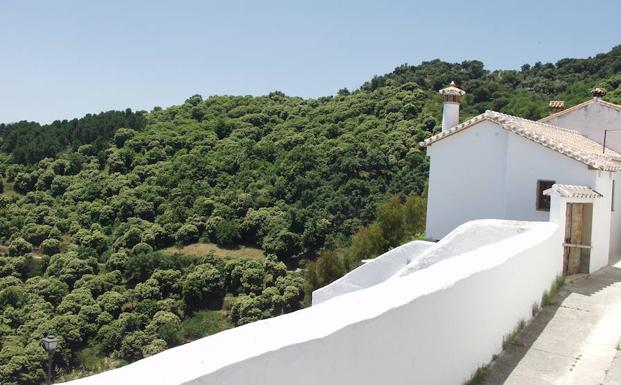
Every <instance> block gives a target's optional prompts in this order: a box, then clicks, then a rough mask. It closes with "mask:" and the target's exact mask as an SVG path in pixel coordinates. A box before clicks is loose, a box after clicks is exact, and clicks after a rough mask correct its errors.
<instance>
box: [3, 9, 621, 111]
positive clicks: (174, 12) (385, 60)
mask: <svg viewBox="0 0 621 385" xmlns="http://www.w3.org/2000/svg"><path fill="white" fill-rule="evenodd" d="M619 14H621V1H619V0H600V1H597V2H588V1H584V0H580V1H577V0H563V1H549V0H534V1H533V0H521V1H499V0H496V1H489V0H469V1H465V0H462V1H453V0H442V1H439V0H435V1H434V0H426V1H414V0H410V1H402V0H394V1H393V0H375V1H368V0H357V1H349V0H347V1H338V0H331V1H324V0H306V1H298V0H283V1H279V0H255V1H250V0H249V1H241V0H220V1H210V0H203V1H197V0H196V1H194V0H176V1H172V0H171V1H160V0H123V1H120V0H105V1H83V0H54V1H50V0H0V95H1V96H0V122H14V121H19V120H34V121H39V122H42V123H47V122H51V121H53V120H56V119H70V118H74V117H80V116H83V115H84V114H86V113H97V112H100V111H107V110H111V109H125V108H132V109H134V110H141V109H144V110H151V109H152V108H153V107H154V106H161V107H166V106H170V105H173V104H180V103H183V101H184V100H185V99H186V98H188V97H189V96H191V95H194V94H201V95H202V96H203V97H207V96H209V95H216V94H217V95H263V94H266V93H269V92H270V91H274V90H279V91H282V92H284V93H286V94H287V95H294V96H302V97H313V98H314V97H319V96H326V95H333V94H335V93H336V92H337V91H338V90H339V89H340V88H343V87H347V88H349V89H350V90H353V89H356V88H358V87H359V86H360V85H361V84H362V83H364V82H365V81H366V80H369V79H371V78H372V77H373V75H381V74H384V73H387V72H390V71H392V70H393V69H394V68H395V67H397V66H398V65H400V64H403V63H408V64H414V65H415V64H419V63H420V62H422V61H426V60H432V59H436V58H439V59H442V60H445V61H449V62H461V61H463V60H473V59H476V60H481V61H483V62H484V63H485V66H486V68H488V69H519V67H520V66H521V65H522V64H524V63H530V64H532V63H535V62H537V61H541V62H556V61H558V60H559V59H562V58H565V57H579V58H585V57H589V56H593V55H596V54H597V53H601V52H607V51H609V50H610V49H611V48H612V47H614V46H615V45H618V44H621V30H620V29H619V28H618V17H619Z"/></svg>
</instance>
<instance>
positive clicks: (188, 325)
mask: <svg viewBox="0 0 621 385" xmlns="http://www.w3.org/2000/svg"><path fill="white" fill-rule="evenodd" d="M232 327H233V324H232V323H231V322H230V321H229V319H228V317H227V315H226V312H224V311H222V310H201V311H197V312H195V313H194V314H192V316H190V317H188V318H186V319H184V320H183V322H182V323H181V330H180V331H179V334H178V335H177V339H178V340H179V341H182V342H189V341H193V340H196V339H199V338H203V337H207V336H209V335H212V334H216V333H218V332H221V331H222V330H226V329H230V328H232Z"/></svg>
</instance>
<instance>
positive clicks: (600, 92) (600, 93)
mask: <svg viewBox="0 0 621 385" xmlns="http://www.w3.org/2000/svg"><path fill="white" fill-rule="evenodd" d="M591 95H593V97H594V98H603V97H604V95H606V89H605V88H600V87H596V88H593V89H592V90H591Z"/></svg>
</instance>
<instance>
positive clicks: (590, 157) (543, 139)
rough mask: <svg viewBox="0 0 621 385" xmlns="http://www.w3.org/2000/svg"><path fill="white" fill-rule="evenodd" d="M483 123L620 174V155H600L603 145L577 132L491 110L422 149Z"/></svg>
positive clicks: (436, 137) (608, 152)
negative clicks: (491, 123) (486, 121)
mask: <svg viewBox="0 0 621 385" xmlns="http://www.w3.org/2000/svg"><path fill="white" fill-rule="evenodd" d="M483 120H488V121H491V122H493V123H496V124H498V125H499V126H501V127H502V128H503V129H504V130H507V131H510V132H513V133H514V134H516V135H519V136H521V137H523V138H525V139H528V140H531V141H533V142H535V143H538V144H540V145H542V146H544V147H546V148H549V149H551V150H553V151H556V152H558V153H560V154H563V155H565V156H567V157H569V158H572V159H574V160H577V161H579V162H581V163H584V164H586V165H588V166H591V167H593V168H595V169H599V170H604V171H621V154H619V153H617V152H616V151H614V150H611V149H609V148H605V149H604V152H602V153H600V152H599V150H597V149H596V148H601V144H600V143H598V142H596V141H594V140H593V139H590V138H588V137H586V136H584V135H582V134H581V133H579V132H577V131H574V130H569V129H566V128H564V127H559V126H555V125H553V124H549V123H545V122H540V121H534V120H530V119H526V118H521V117H518V116H513V115H508V114H504V113H502V112H497V111H491V110H486V111H485V112H484V113H482V114H480V115H477V116H475V117H473V118H471V119H469V120H467V121H465V122H463V123H460V124H458V125H456V126H454V127H452V128H450V129H448V130H446V131H442V132H440V133H438V134H436V135H433V136H431V137H429V138H427V139H425V140H424V141H423V142H420V146H422V147H426V146H430V145H432V144H433V143H435V142H437V141H439V140H442V139H444V138H446V137H448V136H451V135H453V134H456V133H459V132H461V131H463V130H465V129H466V128H468V127H470V126H472V125H474V124H476V123H478V122H480V121H483ZM554 132H558V134H556V135H555V134H554ZM563 134H564V135H565V137H563ZM559 135H560V136H559ZM567 135H569V136H567Z"/></svg>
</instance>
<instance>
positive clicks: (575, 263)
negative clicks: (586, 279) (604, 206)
mask: <svg viewBox="0 0 621 385" xmlns="http://www.w3.org/2000/svg"><path fill="white" fill-rule="evenodd" d="M592 220H593V204H592V203H567V211H566V214H565V243H564V244H563V246H564V249H565V252H564V253H563V275H573V274H578V273H588V272H589V264H590V258H591V225H592Z"/></svg>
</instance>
